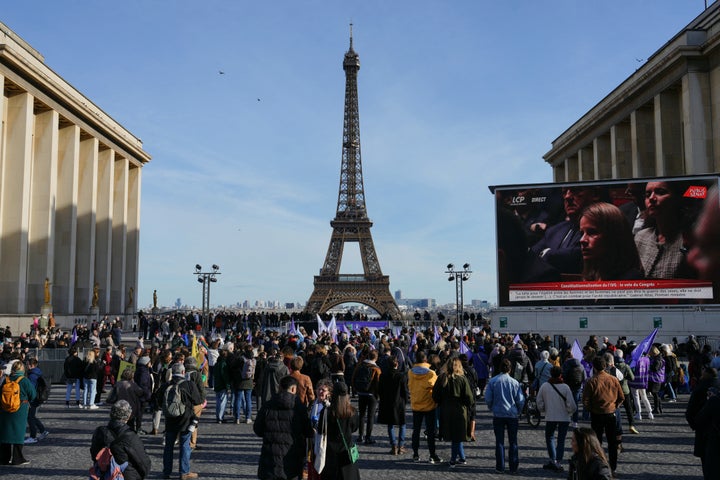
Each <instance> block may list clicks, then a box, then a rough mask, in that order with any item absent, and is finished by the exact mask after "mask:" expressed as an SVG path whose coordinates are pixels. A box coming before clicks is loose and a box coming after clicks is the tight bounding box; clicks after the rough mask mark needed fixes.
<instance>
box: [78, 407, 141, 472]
mask: <svg viewBox="0 0 720 480" xmlns="http://www.w3.org/2000/svg"><path fill="white" fill-rule="evenodd" d="M131 415H132V407H131V406H130V404H129V403H128V402H126V401H125V400H118V401H117V402H115V404H114V405H113V406H112V409H111V410H110V422H109V423H108V424H107V426H103V427H98V428H96V429H95V433H94V434H93V437H92V443H91V445H90V456H91V457H92V460H95V457H96V456H97V454H98V452H100V450H102V449H103V448H104V447H110V451H111V452H112V454H113V457H114V458H115V461H116V462H117V463H118V464H121V463H125V462H128V465H127V467H126V468H125V471H124V472H123V476H124V477H125V480H141V479H143V478H145V477H146V476H147V474H148V473H150V457H148V455H147V453H145V446H144V445H143V443H142V440H140V437H138V436H137V434H136V433H135V432H134V431H133V430H132V429H131V428H130V427H128V425H127V421H128V420H129V419H130V417H131Z"/></svg>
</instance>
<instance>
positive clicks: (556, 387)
mask: <svg viewBox="0 0 720 480" xmlns="http://www.w3.org/2000/svg"><path fill="white" fill-rule="evenodd" d="M537 405H538V409H539V410H540V412H541V413H543V414H544V415H545V446H546V447H547V452H548V458H549V460H550V461H549V462H548V463H546V464H545V465H543V468H544V469H545V470H552V471H555V472H562V471H563V467H562V460H563V456H564V455H565V437H566V436H567V431H568V427H569V426H570V415H571V414H573V413H575V412H577V405H576V403H575V400H574V399H573V398H572V390H571V389H570V387H569V386H568V385H567V384H565V383H563V379H562V368H560V367H557V366H554V367H552V368H551V369H550V379H549V380H548V381H547V382H545V383H543V384H542V386H541V387H540V390H538V393H537ZM556 431H557V442H556V441H555V432H556Z"/></svg>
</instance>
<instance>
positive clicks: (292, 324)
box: [248, 318, 297, 378]
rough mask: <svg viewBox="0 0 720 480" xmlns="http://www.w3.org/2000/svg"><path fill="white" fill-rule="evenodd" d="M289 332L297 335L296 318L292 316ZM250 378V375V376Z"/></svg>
mask: <svg viewBox="0 0 720 480" xmlns="http://www.w3.org/2000/svg"><path fill="white" fill-rule="evenodd" d="M288 333H289V334H290V335H296V334H297V330H295V319H294V318H291V319H290V330H288ZM248 378H250V377H248Z"/></svg>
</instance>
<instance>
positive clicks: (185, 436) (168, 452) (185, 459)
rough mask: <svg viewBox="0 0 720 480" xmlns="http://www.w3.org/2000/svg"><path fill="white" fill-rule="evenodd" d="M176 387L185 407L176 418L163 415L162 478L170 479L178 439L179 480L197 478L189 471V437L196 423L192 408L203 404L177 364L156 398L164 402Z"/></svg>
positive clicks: (183, 368)
mask: <svg viewBox="0 0 720 480" xmlns="http://www.w3.org/2000/svg"><path fill="white" fill-rule="evenodd" d="M175 385H178V388H179V389H180V393H181V395H182V400H183V403H184V405H185V409H184V412H183V413H182V414H181V415H179V416H176V417H173V416H169V415H168V414H167V413H166V414H165V448H164V450H163V477H164V478H170V476H171V474H172V467H173V447H174V446H175V440H176V439H178V437H179V439H180V441H179V443H180V480H187V479H190V478H198V474H197V473H195V472H191V471H190V452H191V451H192V449H191V448H190V437H191V435H192V431H191V425H193V422H194V421H195V422H196V421H197V419H196V417H195V413H194V410H193V409H194V406H195V405H200V404H202V403H203V401H202V397H201V396H200V392H199V391H198V388H197V385H195V383H193V382H189V381H187V380H185V366H184V365H183V364H182V363H180V362H177V363H175V364H173V366H172V379H171V380H170V382H169V383H168V384H167V385H165V386H164V387H163V388H162V390H161V391H160V392H159V395H158V398H160V399H161V400H160V401H161V402H164V401H165V392H166V391H167V390H168V389H169V388H173V387H174V386H175ZM193 429H194V428H193Z"/></svg>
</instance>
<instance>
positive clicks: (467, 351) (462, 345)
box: [460, 340, 473, 360]
mask: <svg viewBox="0 0 720 480" xmlns="http://www.w3.org/2000/svg"><path fill="white" fill-rule="evenodd" d="M460 353H464V354H465V355H467V358H468V360H471V359H472V357H473V354H472V352H471V351H470V349H469V348H468V346H467V345H466V344H465V341H464V340H460Z"/></svg>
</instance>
